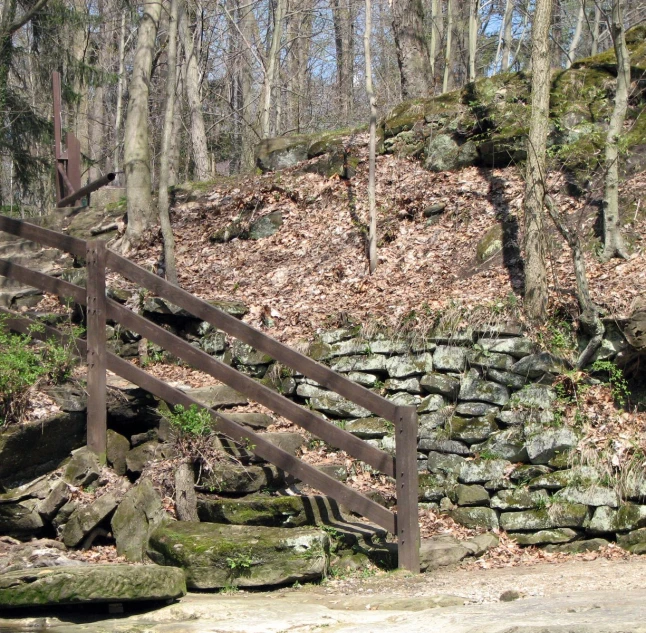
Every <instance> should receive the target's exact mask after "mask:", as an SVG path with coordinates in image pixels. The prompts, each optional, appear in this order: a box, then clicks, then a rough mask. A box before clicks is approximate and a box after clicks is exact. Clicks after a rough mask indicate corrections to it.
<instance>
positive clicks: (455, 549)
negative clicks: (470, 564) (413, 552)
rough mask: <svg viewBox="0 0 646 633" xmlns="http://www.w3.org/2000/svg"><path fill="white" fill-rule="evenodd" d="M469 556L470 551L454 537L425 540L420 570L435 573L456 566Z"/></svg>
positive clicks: (423, 541)
mask: <svg viewBox="0 0 646 633" xmlns="http://www.w3.org/2000/svg"><path fill="white" fill-rule="evenodd" d="M469 554H470V551H469V549H468V548H467V547H465V546H464V545H463V544H462V543H460V541H458V540H457V539H454V538H453V537H452V536H436V537H433V538H425V539H422V542H421V545H420V548H419V559H420V570H421V571H433V570H434V569H438V568H439V567H446V566H448V565H455V564H457V563H459V562H460V561H461V560H462V559H463V558H465V557H466V556H468V555H469Z"/></svg>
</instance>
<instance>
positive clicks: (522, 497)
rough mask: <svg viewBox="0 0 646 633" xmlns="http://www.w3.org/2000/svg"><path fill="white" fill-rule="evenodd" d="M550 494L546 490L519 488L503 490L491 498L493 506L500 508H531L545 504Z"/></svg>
mask: <svg viewBox="0 0 646 633" xmlns="http://www.w3.org/2000/svg"><path fill="white" fill-rule="evenodd" d="M548 499H549V496H548V494H547V491H545V490H528V489H527V488H517V489H512V490H501V491H499V492H498V493H497V494H496V495H494V496H493V497H492V498H491V507H492V508H496V509H498V510H530V509H531V508H536V507H538V506H539V505H542V506H545V505H546V504H547V501H548Z"/></svg>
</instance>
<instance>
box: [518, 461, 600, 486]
mask: <svg viewBox="0 0 646 633" xmlns="http://www.w3.org/2000/svg"><path fill="white" fill-rule="evenodd" d="M599 476H600V475H599V472H598V471H597V470H595V469H594V468H591V467H590V466H577V467H575V468H569V469H568V470H557V471H555V472H553V473H550V472H548V473H546V474H542V475H539V476H538V477H535V478H534V479H532V480H531V481H530V482H529V487H530V488H546V489H547V490H559V489H560V488H565V487H566V486H570V485H574V484H575V483H576V484H577V485H594V484H596V482H597V481H599Z"/></svg>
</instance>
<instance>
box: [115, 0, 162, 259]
mask: <svg viewBox="0 0 646 633" xmlns="http://www.w3.org/2000/svg"><path fill="white" fill-rule="evenodd" d="M160 17H161V0H147V1H146V3H145V5H144V15H143V18H142V20H141V23H140V24H139V36H138V38H137V48H136V51H135V58H134V61H133V65H132V78H131V80H130V90H129V99H128V112H127V114H126V128H125V143H124V145H125V147H124V171H125V173H126V197H127V201H128V228H127V229H126V234H125V236H124V242H123V247H124V250H127V249H128V248H129V247H130V246H133V245H135V244H136V243H137V242H139V240H140V239H141V237H142V235H143V233H144V231H146V230H147V229H149V228H150V227H151V226H152V225H153V224H154V222H155V215H156V214H155V209H154V206H153V200H152V194H151V191H150V186H151V174H150V150H149V137H148V94H149V88H148V86H149V84H150V76H151V72H152V64H153V53H154V50H155V40H156V38H157V29H158V27H159V19H160Z"/></svg>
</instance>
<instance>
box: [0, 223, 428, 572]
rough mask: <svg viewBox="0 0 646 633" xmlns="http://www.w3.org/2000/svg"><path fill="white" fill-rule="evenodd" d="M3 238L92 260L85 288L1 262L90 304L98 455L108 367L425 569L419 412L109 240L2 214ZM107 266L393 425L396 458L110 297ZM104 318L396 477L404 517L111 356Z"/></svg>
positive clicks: (14, 322)
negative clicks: (371, 527)
mask: <svg viewBox="0 0 646 633" xmlns="http://www.w3.org/2000/svg"><path fill="white" fill-rule="evenodd" d="M0 231H5V232H7V233H10V234H12V235H15V236H17V237H21V238H23V239H27V240H31V241H34V242H37V243H39V244H42V245H44V246H49V247H52V248H58V249H60V250H63V251H66V252H68V253H71V254H72V255H75V256H77V257H80V258H83V259H84V260H85V262H86V267H87V284H86V286H87V287H86V288H82V287H81V286H77V285H75V284H71V283H69V282H66V281H63V280H61V279H58V278H56V277H53V276H50V275H46V274H44V273H40V272H37V271H34V270H31V269H29V268H27V267H24V266H21V265H19V264H16V263H13V262H10V261H7V260H4V259H0V275H2V276H5V277H8V278H11V279H15V280H16V281H20V282H21V283H24V284H27V285H29V286H32V287H34V288H38V289H39V290H42V291H44V292H49V293H51V294H54V295H57V296H59V297H61V298H66V299H67V298H69V299H71V300H73V301H74V302H76V303H78V304H81V305H85V306H86V307H87V337H86V339H87V340H86V341H83V340H81V339H76V341H75V344H76V349H77V350H78V351H79V354H80V355H82V356H84V357H86V359H87V366H88V377H87V391H88V414H87V420H88V422H87V444H88V447H89V448H90V449H91V450H93V451H95V452H96V453H98V454H100V455H103V454H105V451H106V432H107V422H106V370H110V371H112V372H114V373H115V374H117V375H119V376H121V377H122V378H124V379H126V380H129V381H130V382H132V383H134V384H136V385H138V386H139V387H141V388H142V389H145V390H147V391H149V392H150V393H152V394H153V395H155V396H157V397H158V398H160V399H162V400H164V401H165V402H168V403H169V404H171V405H178V404H181V405H183V406H185V407H189V406H191V405H196V406H198V407H200V408H204V409H206V410H207V411H208V412H209V414H210V415H211V417H212V418H213V421H214V424H215V428H216V430H217V432H219V433H222V434H223V435H226V436H228V437H230V438H231V439H233V440H235V441H238V442H242V443H246V444H247V445H251V446H253V449H252V452H253V453H254V454H256V455H258V456H259V457H260V458H262V459H264V460H266V461H268V462H270V463H272V464H274V465H276V466H278V467H279V468H281V469H283V470H284V471H286V472H288V473H290V474H292V475H294V476H295V477H298V478H299V479H300V480H301V481H303V482H304V483H306V484H308V485H309V486H312V487H313V488H315V489H317V490H319V491H321V492H322V493H324V494H326V495H329V496H330V497H332V498H333V499H335V500H336V501H337V502H338V503H342V504H343V505H345V506H346V507H348V508H349V509H350V510H352V511H353V512H357V513H358V514H361V515H362V516H364V517H366V518H367V519H369V520H371V521H374V522H375V523H376V524H377V525H379V526H381V527H383V528H384V529H386V530H388V531H389V532H391V533H392V534H395V535H396V536H397V540H398V555H399V556H398V557H399V566H400V567H402V568H405V569H408V570H411V571H414V572H419V545H418V544H419V523H418V507H417V495H418V475H417V412H416V410H415V408H414V407H403V406H397V405H395V404H393V403H392V402H390V401H389V400H386V399H385V398H383V397H382V396H380V395H379V394H376V393H374V392H372V391H369V390H368V389H365V388H364V387H362V386H360V385H358V384H356V383H354V382H352V381H350V380H349V379H347V378H346V377H344V376H342V375H340V374H338V373H336V372H334V371H332V370H331V369H329V368H328V367H325V366H324V365H322V364H320V363H317V362H316V361H313V360H312V359H311V358H308V357H307V356H305V355H303V354H300V353H299V352H297V351H295V350H293V349H291V348H290V347H288V346H286V345H283V344H282V343H279V342H278V341H276V340H274V339H272V338H271V337H269V336H267V335H266V334H264V333H263V332H260V331H259V330H257V329H255V328H253V327H251V326H249V325H247V324H246V323H243V322H242V321H239V320H238V319H236V318H234V317H232V316H230V315H228V314H226V313H224V312H222V311H221V310H218V309H217V308H214V307H213V306H211V305H210V304H208V303H206V302H205V301H202V300H201V299H199V298H197V297H195V296H194V295H191V294H190V293H188V292H186V291H185V290H182V289H181V288H178V287H177V286H174V285H172V284H170V283H168V282H167V281H165V280H163V279H161V278H160V277H157V276H156V275H153V274H152V273H150V272H148V271H146V270H144V269H143V268H141V267H139V266H137V265H136V264H134V263H133V262H131V261H129V260H127V259H125V258H123V257H121V256H120V255H118V254H117V253H115V252H113V251H110V250H108V249H107V248H106V247H105V243H104V242H102V241H100V240H95V241H87V242H86V241H85V240H81V239H78V238H73V237H70V236H68V235H64V234H61V233H57V232H55V231H51V230H49V229H44V228H42V227H39V226H36V225H33V224H30V223H27V222H24V221H21V220H16V219H13V218H8V217H5V216H2V215H0ZM107 269H110V270H112V271H114V272H117V273H119V274H120V275H122V276H124V277H125V278H127V279H129V280H130V281H132V282H134V283H137V284H138V285H140V286H142V287H143V288H146V289H148V290H149V291H151V292H153V293H155V294H156V295H158V296H160V297H162V298H164V299H166V300H168V301H170V302H172V303H173V304H175V305H177V306H180V307H181V308H183V309H185V310H187V311H188V312H190V313H191V314H193V315H194V316H196V317H198V318H200V319H202V320H203V321H206V322H208V323H210V324H211V325H213V326H214V327H216V328H218V329H220V330H222V331H223V332H226V333H227V334H229V335H231V336H233V337H235V338H237V339H239V340H241V341H243V342H244V343H247V344H248V345H251V346H252V347H253V348H255V349H257V350H259V351H261V352H263V353H265V354H267V355H269V356H271V357H272V358H273V359H275V360H277V361H280V362H281V363H282V364H284V365H286V366H288V367H291V368H292V369H294V370H296V371H298V372H300V373H302V374H303V375H305V376H307V377H308V378H310V379H312V380H315V381H316V382H317V383H319V384H320V385H322V386H323V387H326V388H327V389H329V390H330V391H334V392H336V393H337V394H339V395H341V396H343V397H344V398H346V399H347V400H350V401H352V402H354V403H356V404H358V405H360V406H362V407H364V408H366V409H369V410H370V411H372V412H373V413H375V414H376V415H378V416H380V417H382V418H384V419H386V420H388V421H390V422H392V424H393V425H394V428H395V456H394V457H393V456H392V455H391V454H389V453H386V452H384V451H382V450H380V449H377V448H375V447H373V446H370V445H369V444H367V443H366V442H364V441H363V440H361V439H359V438H357V437H355V436H354V435H352V434H350V433H348V432H347V431H345V430H343V429H340V428H339V427H337V426H335V425H334V424H332V423H330V422H328V421H327V420H326V419H325V418H323V417H322V416H320V415H317V414H315V413H314V412H312V411H310V410H308V409H306V408H304V407H302V406H300V405H298V404H296V403H294V402H292V401H291V400H288V399H287V398H285V397H284V396H283V395H281V394H279V393H276V392H275V391H272V390H271V389H269V388H268V387H265V386H264V385H262V384H260V383H259V382H257V381H255V380H253V379H252V378H250V377H249V376H245V375H244V374H242V373H240V372H238V371H237V370H236V369H234V368H232V367H229V366H228V365H226V364H224V363H222V362H220V361H219V360H217V359H215V358H213V357H212V356H209V355H208V354H206V353H205V352H203V351H201V350H199V349H197V348H195V347H193V346H192V345H190V344H189V343H187V342H186V341H184V340H182V339H181V338H179V337H177V336H175V335H174V334H171V333H170V332H168V331H166V330H164V329H163V328H161V327H159V326H158V325H156V324H154V323H152V322H150V321H148V320H147V319H145V318H144V317H142V316H141V315H139V314H136V313H135V312H133V311H131V310H129V309H128V308H126V307H124V306H122V305H120V304H119V303H117V302H115V301H113V300H111V299H109V298H107V297H106V284H105V274H106V270H107ZM1 312H2V313H4V314H6V315H7V316H6V321H5V323H6V324H7V326H8V327H10V328H11V329H14V330H16V331H19V332H24V333H31V334H32V336H35V337H38V336H40V337H47V338H49V337H54V338H57V339H61V340H64V339H66V336H65V335H64V334H63V333H62V332H60V331H59V330H56V329H54V328H50V327H46V328H44V329H42V330H41V332H40V333H36V334H34V333H33V332H32V326H33V325H35V322H34V321H32V320H30V319H28V318H25V317H24V316H21V315H17V314H14V313H12V312H10V311H7V310H4V309H2V310H1ZM106 320H110V321H114V322H117V323H120V324H121V325H123V326H124V327H126V328H128V329H130V330H133V331H135V332H137V333H138V334H140V335H141V336H143V337H145V338H147V339H148V340H150V341H152V342H153V343H155V344H157V345H160V346H161V347H163V348H164V349H166V350H167V351H169V352H170V353H172V354H173V355H175V356H177V357H178V358H181V359H182V360H184V361H186V362H187V363H189V364H190V365H191V366H193V367H195V368H196V369H199V370H201V371H203V372H206V373H208V374H210V375H211V376H213V377H215V378H217V379H218V380H220V381H222V382H223V383H225V384H227V385H229V386H230V387H232V388H233V389H235V390H236V391H238V392H240V393H242V394H244V395H245V396H247V397H248V398H249V399H250V400H253V401H255V402H258V403H260V404H263V405H264V406H266V407H268V408H269V409H271V410H272V411H274V412H275V413H277V414H278V415H280V416H282V417H284V418H286V419H288V420H290V421H291V422H293V423H294V424H297V425H298V426H300V427H302V428H304V429H306V430H308V431H309V432H310V433H312V434H313V435H315V436H316V437H318V438H320V439H322V440H323V441H325V442H327V443H328V444H330V445H332V446H335V447H336V448H339V449H341V450H344V451H346V452H347V453H348V454H350V455H352V456H353V457H355V458H356V459H359V460H361V461H363V462H365V463H367V464H369V465H370V466H372V467H373V468H375V469H377V470H379V471H380V472H383V473H384V474H386V475H388V476H390V477H393V478H394V479H395V482H396V493H397V512H396V513H393V512H392V511H390V510H388V509H386V508H384V507H382V506H381V505H379V504H378V503H376V502H374V501H372V500H371V499H369V498H368V497H366V496H365V495H362V494H360V493H359V492H357V491H356V490H353V489H352V488H350V487H349V486H346V485H345V484H343V483H341V482H339V481H337V480H335V479H333V478H332V477H330V476H328V475H326V474H324V473H322V472H321V471H319V470H317V469H316V468H314V467H313V466H310V465H309V464H306V463H305V462H303V461H302V460H300V459H299V458H297V457H294V456H292V455H290V454H289V453H287V452H285V451H283V450H281V449H279V448H277V447H276V446H274V445H272V444H271V443H269V442H268V441H267V440H265V439H264V438H263V436H262V434H259V433H255V432H253V431H252V430H250V429H248V428H246V427H244V426H242V425H240V424H238V423H236V422H234V421H233V420H231V419H230V418H228V417H227V416H226V415H224V414H222V413H220V412H218V411H214V410H212V409H209V408H207V407H205V406H203V405H202V404H200V403H199V402H197V401H196V400H194V399H193V398H191V397H190V396H189V395H188V394H186V393H184V392H182V391H180V390H178V389H175V388H173V387H171V386H170V385H168V384H166V383H164V382H163V381H161V380H159V379H157V378H155V377H154V376H151V375H150V374H149V373H148V372H146V371H144V370H143V369H140V368H139V367H136V366H135V365H133V364H131V363H129V362H127V361H125V360H123V359H121V358H119V357H117V356H115V355H114V354H112V353H110V352H109V351H107V349H106V339H105V326H106Z"/></svg>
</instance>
